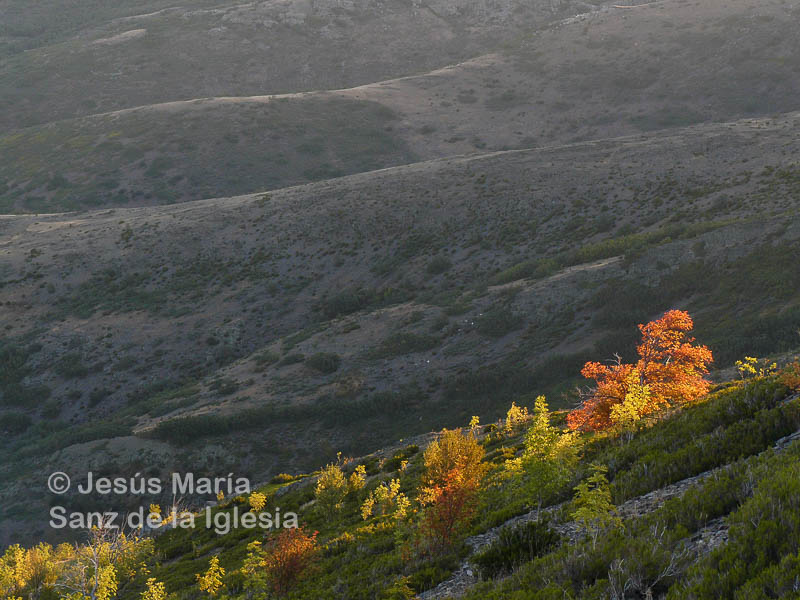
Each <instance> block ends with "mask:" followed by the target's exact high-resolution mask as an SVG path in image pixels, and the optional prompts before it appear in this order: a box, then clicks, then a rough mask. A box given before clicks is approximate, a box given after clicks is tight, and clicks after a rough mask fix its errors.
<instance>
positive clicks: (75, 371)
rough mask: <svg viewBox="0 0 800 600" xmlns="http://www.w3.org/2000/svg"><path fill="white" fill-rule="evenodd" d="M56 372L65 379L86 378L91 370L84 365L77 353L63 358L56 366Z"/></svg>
mask: <svg viewBox="0 0 800 600" xmlns="http://www.w3.org/2000/svg"><path fill="white" fill-rule="evenodd" d="M55 372H56V373H58V374H59V375H61V377H63V378H65V379H75V378H79V377H86V376H87V375H88V374H89V369H88V368H87V367H86V365H84V364H83V358H82V357H81V355H80V354H78V353H77V352H71V353H69V354H65V355H64V356H62V357H61V358H60V359H59V360H58V361H57V362H56V365H55Z"/></svg>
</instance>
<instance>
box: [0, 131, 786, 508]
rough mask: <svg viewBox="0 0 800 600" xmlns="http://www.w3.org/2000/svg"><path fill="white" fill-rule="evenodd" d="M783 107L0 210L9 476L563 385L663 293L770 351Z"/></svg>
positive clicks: (283, 447)
mask: <svg viewBox="0 0 800 600" xmlns="http://www.w3.org/2000/svg"><path fill="white" fill-rule="evenodd" d="M797 119H798V117H797V116H796V115H788V116H786V117H783V118H779V119H778V118H776V119H770V120H747V121H742V122H737V123H731V124H721V125H713V126H698V127H695V128H690V129H686V130H681V131H679V132H676V133H674V134H670V135H647V136H639V137H631V138H622V139H618V140H607V141H597V142H586V143H582V144H576V145H571V146H566V147H562V148H554V149H550V150H532V151H516V152H501V153H494V154H488V155H485V156H476V157H472V158H459V159H452V160H440V161H434V162H427V163H420V164H417V165H412V166H408V167H398V168H395V169H389V170H383V171H378V172H374V173H366V174H361V175H354V176H351V177H347V178H342V179H336V180H331V181H327V182H321V183H316V184H312V185H307V186H300V187H295V188H289V189H285V190H279V191H275V192H272V193H265V194H257V195H254V196H244V197H239V198H232V199H220V200H203V201H197V202H189V203H185V204H182V205H176V206H171V207H150V208H139V209H111V210H103V211H97V212H92V213H86V214H83V215H53V216H39V217H22V216H20V217H6V218H4V219H3V220H2V225H1V227H2V236H3V240H4V244H3V246H2V248H3V249H2V252H3V265H4V267H3V271H2V279H3V285H2V287H1V288H0V299H1V300H2V302H3V303H4V309H5V311H4V319H5V325H4V327H5V329H4V331H5V338H4V341H3V348H4V352H6V353H7V355H8V356H11V357H14V361H13V364H15V365H17V366H16V367H15V368H14V369H12V370H9V371H7V372H6V374H5V375H4V380H3V388H2V390H3V403H4V405H5V406H6V407H7V410H8V411H11V412H14V413H15V414H23V415H27V419H29V421H28V427H29V428H28V429H27V430H26V428H25V427H23V428H22V429H21V430H20V431H19V432H18V433H17V435H15V436H13V437H11V438H9V439H8V440H7V441H6V448H5V452H6V453H9V454H7V456H10V455H13V456H15V457H16V458H15V460H14V461H13V462H8V463H7V466H6V467H5V469H6V474H7V476H8V475H11V474H13V473H17V472H20V471H19V470H20V469H23V468H24V469H26V470H31V469H33V470H36V469H39V468H44V467H45V466H46V465H47V464H50V463H51V461H63V460H64V458H65V456H73V455H74V457H75V458H74V460H75V461H77V462H78V463H82V461H84V460H87V459H88V456H87V455H86V454H85V453H86V452H91V451H90V449H91V448H94V447H95V446H96V444H98V443H102V444H104V445H107V444H109V442H107V441H104V442H97V441H95V440H101V439H108V438H115V439H116V441H113V442H111V446H108V447H109V448H115V449H114V450H113V451H111V450H109V452H110V454H109V452H106V453H105V454H104V456H105V457H106V458H105V459H104V460H106V461H107V462H108V463H109V464H112V463H113V464H114V465H115V466H114V468H119V469H123V470H124V469H126V468H127V467H125V466H124V465H134V464H136V462H135V460H134V459H133V457H134V456H137V455H139V453H141V452H147V453H150V452H155V453H156V455H158V456H160V457H161V458H160V459H159V460H160V461H161V464H163V465H164V468H168V465H169V464H171V461H173V460H175V459H176V457H178V456H181V457H184V458H185V457H186V456H187V455H186V454H185V453H186V452H188V453H189V454H190V455H192V456H195V453H199V454H197V455H196V456H202V455H204V453H206V452H207V451H208V448H209V445H208V444H209V442H210V441H211V440H213V444H214V447H215V448H217V450H215V451H214V452H215V456H216V458H215V461H218V462H216V463H215V465H216V466H217V467H218V466H219V465H220V464H230V465H233V464H236V465H237V467H238V468H243V469H247V470H249V471H250V472H252V473H254V474H260V475H266V474H268V473H270V472H274V471H275V470H277V469H286V468H288V466H289V465H291V466H293V467H297V468H305V467H307V465H310V464H316V463H319V462H321V461H323V460H325V458H326V457H329V456H331V453H332V452H333V451H334V449H343V450H346V451H351V452H357V451H362V450H364V449H367V448H370V447H375V446H376V445H379V444H381V441H382V440H383V441H385V440H386V439H392V438H393V437H395V436H397V437H400V436H403V435H408V434H411V433H415V432H421V431H425V430H427V429H429V428H431V427H439V426H441V425H442V424H447V423H458V422H461V421H463V420H464V419H465V418H468V417H469V415H470V414H472V413H474V412H476V411H478V410H480V412H481V414H496V411H500V410H502V409H504V408H505V407H507V405H508V403H509V402H510V401H511V400H512V399H514V398H517V397H519V396H520V395H525V394H527V393H528V391H529V390H530V389H531V388H534V387H535V388H537V389H542V390H546V389H550V391H551V392H553V391H554V390H555V391H568V390H569V389H570V388H571V384H572V383H573V382H575V381H576V379H575V377H576V376H577V373H578V371H579V368H580V365H581V364H582V361H583V360H585V359H586V358H587V356H611V355H612V354H613V353H614V352H620V353H622V354H623V355H625V354H626V353H628V352H630V350H631V349H632V347H633V339H632V338H631V337H630V336H628V335H627V334H620V333H619V332H620V331H624V330H625V329H627V330H629V331H631V332H632V331H633V330H632V329H631V324H635V323H636V322H641V321H644V320H646V319H648V318H650V317H652V316H653V315H654V314H656V313H658V312H659V311H663V310H665V309H667V308H670V307H674V306H680V307H683V308H687V309H690V310H691V311H692V314H694V315H695V316H696V322H697V330H698V335H702V336H703V339H704V340H705V341H706V342H707V343H709V345H710V346H711V347H712V349H713V350H714V352H715V355H716V356H717V360H718V363H717V364H718V366H720V367H725V366H728V365H730V364H731V363H732V362H733V360H735V359H737V358H740V357H741V356H743V355H744V354H766V353H769V352H776V351H788V350H791V349H792V348H794V347H796V346H797V343H798V340H797V336H796V333H795V332H796V330H797V327H798V326H800V312H798V298H797V293H796V290H797V286H796V283H797V281H796V277H797V275H798V270H797V266H796V260H795V258H794V257H795V256H796V251H797V243H798V237H800V230H798V222H797V212H796V211H797V208H796V205H795V203H794V201H793V198H794V195H795V194H797V193H798V189H797V184H798V181H800V180H799V179H798V177H797V172H796V171H797V165H796V164H795V163H794V161H793V159H792V158H791V157H792V156H794V154H795V152H796V150H795V149H794V145H795V140H794V136H793V135H792V132H793V130H794V128H795V127H796V121H797ZM612 159H613V160H612ZM733 314H735V315H736V317H735V318H731V316H730V315H733ZM572 401H573V400H572V399H571V397H570V396H565V397H563V398H560V397H559V395H558V394H556V395H555V396H553V402H554V403H555V404H561V405H565V404H566V405H568V404H570V403H571V402H572ZM434 407H435V409H434ZM186 416H189V417H191V418H190V419H189V420H180V419H179V418H180V417H186ZM254 429H255V430H258V431H260V432H261V434H262V435H272V436H275V439H280V440H282V442H281V444H279V445H276V446H274V447H273V448H274V449H272V450H264V449H263V448H260V449H258V450H256V446H258V443H257V442H254V440H253V438H252V436H251V433H250V432H252V431H253V430H254ZM131 434H135V435H136V437H130V436H131ZM165 442H166V444H165ZM76 443H77V444H78V445H77V446H76V445H74V444H76ZM87 443H88V444H89V445H88V446H87V445H85V444H87ZM254 443H255V445H254ZM68 447H69V448H68ZM64 448H66V449H65V450H61V451H59V452H57V453H56V454H52V453H53V452H54V451H55V450H58V449H64ZM131 461H133V462H131ZM131 468H135V467H131ZM14 489H15V487H14V486H13V485H10V486H9V487H8V490H9V493H11V494H13V493H14Z"/></svg>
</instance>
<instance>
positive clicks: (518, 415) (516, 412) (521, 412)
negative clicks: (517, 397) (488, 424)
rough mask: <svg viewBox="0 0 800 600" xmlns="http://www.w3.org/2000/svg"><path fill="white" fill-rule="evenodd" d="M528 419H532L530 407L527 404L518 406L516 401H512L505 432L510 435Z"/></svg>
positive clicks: (507, 414)
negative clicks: (529, 411) (529, 412)
mask: <svg viewBox="0 0 800 600" xmlns="http://www.w3.org/2000/svg"><path fill="white" fill-rule="evenodd" d="M528 419H530V415H529V414H528V408H527V407H526V406H517V404H516V402H512V403H511V408H509V409H508V412H507V413H506V422H505V427H504V430H505V433H506V434H507V435H510V434H511V433H513V432H514V429H516V428H517V427H519V426H520V425H522V424H524V423H525V422H526V421H527V420H528Z"/></svg>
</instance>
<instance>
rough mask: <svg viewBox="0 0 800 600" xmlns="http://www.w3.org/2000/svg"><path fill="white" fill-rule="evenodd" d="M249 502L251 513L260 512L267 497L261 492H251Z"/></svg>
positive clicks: (265, 503)
mask: <svg viewBox="0 0 800 600" xmlns="http://www.w3.org/2000/svg"><path fill="white" fill-rule="evenodd" d="M248 500H249V502H250V510H252V511H253V512H256V513H257V512H261V511H262V510H264V507H265V506H266V505H267V496H266V495H265V494H262V493H261V492H253V493H252V494H250V498H249V499H248Z"/></svg>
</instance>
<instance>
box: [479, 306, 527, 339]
mask: <svg viewBox="0 0 800 600" xmlns="http://www.w3.org/2000/svg"><path fill="white" fill-rule="evenodd" d="M476 322H477V326H478V332H480V333H482V334H483V335H488V336H490V337H503V336H504V335H507V334H509V333H511V332H512V331H515V330H517V329H519V328H520V327H522V323H523V318H522V316H521V315H518V314H516V313H514V312H512V311H511V310H510V309H508V308H505V307H500V308H493V309H491V310H489V311H487V312H485V313H484V314H482V315H481V316H479V317H478V318H477V319H476Z"/></svg>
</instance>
